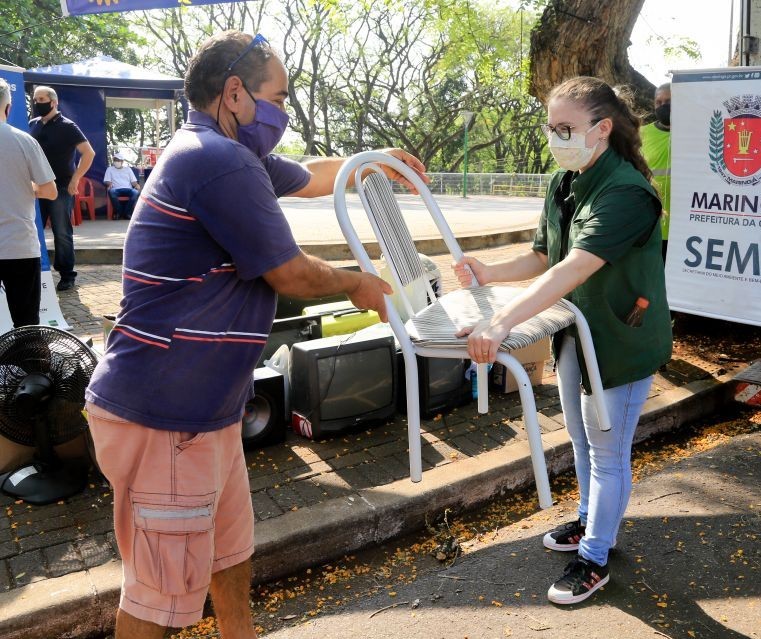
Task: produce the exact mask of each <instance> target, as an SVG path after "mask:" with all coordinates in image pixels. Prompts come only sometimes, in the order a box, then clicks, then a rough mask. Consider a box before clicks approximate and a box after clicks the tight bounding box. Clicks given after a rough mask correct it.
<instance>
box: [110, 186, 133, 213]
mask: <svg viewBox="0 0 761 639" xmlns="http://www.w3.org/2000/svg"><path fill="white" fill-rule="evenodd" d="M138 193H139V191H138V190H137V189H133V188H129V187H125V188H122V189H108V197H109V198H110V200H111V207H112V209H113V211H114V217H116V218H117V219H118V218H120V217H124V218H127V219H129V218H131V217H132V211H133V210H134V209H135V203H136V202H137V196H138ZM124 196H127V197H128V198H129V201H127V202H121V201H119V197H124Z"/></svg>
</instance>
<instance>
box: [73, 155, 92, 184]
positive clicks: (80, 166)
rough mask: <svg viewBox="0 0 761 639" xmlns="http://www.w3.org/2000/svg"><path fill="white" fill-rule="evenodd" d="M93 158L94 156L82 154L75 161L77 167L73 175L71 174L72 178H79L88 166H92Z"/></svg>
mask: <svg viewBox="0 0 761 639" xmlns="http://www.w3.org/2000/svg"><path fill="white" fill-rule="evenodd" d="M94 159H95V156H94V155H93V156H90V155H88V156H84V155H83V156H82V157H81V158H79V162H78V163H77V168H76V170H75V171H74V175H72V176H71V178H72V180H74V179H76V180H81V179H82V178H83V177H84V175H85V173H87V171H88V170H89V168H90V167H91V166H92V162H93V160H94Z"/></svg>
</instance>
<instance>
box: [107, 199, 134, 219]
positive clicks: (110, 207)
mask: <svg viewBox="0 0 761 639" xmlns="http://www.w3.org/2000/svg"><path fill="white" fill-rule="evenodd" d="M116 199H117V200H119V201H120V202H129V195H120V196H119V197H117V198H116ZM106 215H108V219H109V220H113V219H114V205H113V204H111V198H110V197H109V196H108V193H106Z"/></svg>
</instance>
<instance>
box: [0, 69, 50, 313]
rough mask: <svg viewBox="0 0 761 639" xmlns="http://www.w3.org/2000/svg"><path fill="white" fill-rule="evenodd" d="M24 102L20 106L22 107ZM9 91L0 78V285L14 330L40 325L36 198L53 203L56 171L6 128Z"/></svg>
mask: <svg viewBox="0 0 761 639" xmlns="http://www.w3.org/2000/svg"><path fill="white" fill-rule="evenodd" d="M22 104H23V103H22ZM10 111H11V89H10V86H9V85H8V83H7V82H6V81H5V80H4V79H2V78H0V164H2V167H3V168H2V170H1V171H0V284H2V285H3V287H4V288H5V296H6V301H7V302H8V310H9V311H10V313H11V319H12V320H13V326H14V327H19V326H27V325H30V324H39V323H40V240H39V237H38V234H37V225H36V224H35V218H36V216H37V212H36V210H35V208H34V199H35V197H38V198H44V199H48V200H55V199H56V196H57V195H58V189H57V188H56V185H55V173H53V169H51V168H50V163H49V162H48V160H47V158H46V157H45V153H44V152H43V151H42V148H41V147H40V145H39V143H38V142H37V140H35V139H34V138H33V137H32V136H31V135H29V134H28V133H24V132H23V131H19V130H18V129H15V128H14V127H12V126H11V125H10V124H8V122H7V120H8V114H9V113H10Z"/></svg>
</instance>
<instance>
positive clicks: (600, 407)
mask: <svg viewBox="0 0 761 639" xmlns="http://www.w3.org/2000/svg"><path fill="white" fill-rule="evenodd" d="M563 303H564V304H565V305H566V306H568V307H569V308H570V309H571V310H572V311H573V312H574V314H575V315H576V334H577V335H578V336H579V341H580V342H581V352H582V353H584V363H585V364H586V366H587V377H588V378H589V384H590V385H591V387H592V401H593V402H594V404H595V411H596V412H597V420H598V423H599V424H600V430H602V431H608V430H610V415H609V414H608V405H607V404H606V403H605V397H604V396H603V388H602V381H601V380H600V367H599V366H598V365H597V355H595V346H594V343H593V342H592V332H591V331H590V330H589V324H588V323H587V320H586V318H585V317H584V315H583V314H582V312H581V311H580V310H579V309H578V308H576V306H574V305H573V304H571V303H570V302H569V301H567V300H564V302H563Z"/></svg>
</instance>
